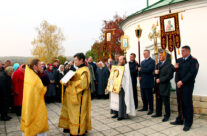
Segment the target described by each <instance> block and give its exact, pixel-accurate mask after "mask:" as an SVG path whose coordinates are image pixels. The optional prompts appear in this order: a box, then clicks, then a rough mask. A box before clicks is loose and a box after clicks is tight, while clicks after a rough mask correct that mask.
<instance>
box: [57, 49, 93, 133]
mask: <svg viewBox="0 0 207 136" xmlns="http://www.w3.org/2000/svg"><path fill="white" fill-rule="evenodd" d="M74 62H75V65H76V66H77V67H78V69H77V71H76V73H75V75H74V76H73V77H72V79H71V80H70V81H69V82H68V83H67V84H66V86H67V88H66V91H65V94H64V99H63V106H62V110H61V115H60V119H59V125H58V127H60V128H63V129H64V130H68V131H69V133H70V135H72V136H83V135H85V134H86V133H87V131H88V130H91V129H92V127H91V92H90V72H89V69H88V67H87V66H86V65H85V56H84V54H83V53H78V54H76V55H75V56H74Z"/></svg>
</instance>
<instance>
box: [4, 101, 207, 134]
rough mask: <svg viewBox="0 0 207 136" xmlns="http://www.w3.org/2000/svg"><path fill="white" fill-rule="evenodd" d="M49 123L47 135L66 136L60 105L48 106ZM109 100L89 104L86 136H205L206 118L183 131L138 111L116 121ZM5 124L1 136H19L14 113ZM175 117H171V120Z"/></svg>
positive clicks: (198, 118)
mask: <svg viewBox="0 0 207 136" xmlns="http://www.w3.org/2000/svg"><path fill="white" fill-rule="evenodd" d="M47 107H48V121H49V127H50V130H49V132H48V136H66V135H65V134H64V133H62V129H60V128H57V124H58V120H59V115H60V110H61V104H58V103H54V104H49V105H48V106H47ZM109 111H110V108H109V100H93V101H92V112H91V114H92V115H91V116H92V127H93V130H92V131H90V132H89V134H88V135H89V136H148V135H149V136H168V135H170V136H207V116H199V115H195V116H194V124H193V126H192V129H191V130H190V131H188V132H184V131H183V130H182V129H183V126H173V125H170V123H169V122H170V121H168V122H165V123H163V122H162V118H161V117H160V118H151V116H148V115H146V114H147V112H137V116H136V117H135V118H131V119H128V120H123V121H117V120H116V119H112V118H111V115H110V113H109ZM10 116H12V117H13V119H12V120H10V121H8V122H2V121H0V136H20V135H21V131H20V129H19V126H20V118H19V117H17V116H16V115H15V114H10ZM175 117H176V114H174V113H173V114H172V116H171V118H170V119H171V121H173V120H174V119H175Z"/></svg>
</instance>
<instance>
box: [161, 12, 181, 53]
mask: <svg viewBox="0 0 207 136" xmlns="http://www.w3.org/2000/svg"><path fill="white" fill-rule="evenodd" d="M160 31H161V47H162V49H163V50H165V49H166V47H168V50H169V51H170V52H172V51H173V50H174V47H177V48H180V42H181V41H180V29H179V18H178V13H173V14H167V15H164V16H161V17H160Z"/></svg>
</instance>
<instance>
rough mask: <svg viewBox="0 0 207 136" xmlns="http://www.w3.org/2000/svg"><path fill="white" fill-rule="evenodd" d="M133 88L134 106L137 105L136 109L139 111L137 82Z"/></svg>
mask: <svg viewBox="0 0 207 136" xmlns="http://www.w3.org/2000/svg"><path fill="white" fill-rule="evenodd" d="M132 80H136V79H132ZM132 87H133V95H134V105H135V109H137V108H138V96H137V82H135V81H134V82H133V81H132Z"/></svg>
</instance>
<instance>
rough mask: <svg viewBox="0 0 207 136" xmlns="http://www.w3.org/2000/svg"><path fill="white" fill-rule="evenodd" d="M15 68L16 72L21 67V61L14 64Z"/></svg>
mask: <svg viewBox="0 0 207 136" xmlns="http://www.w3.org/2000/svg"><path fill="white" fill-rule="evenodd" d="M13 68H14V72H15V71H16V70H17V69H18V68H19V63H15V64H14V65H13Z"/></svg>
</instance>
